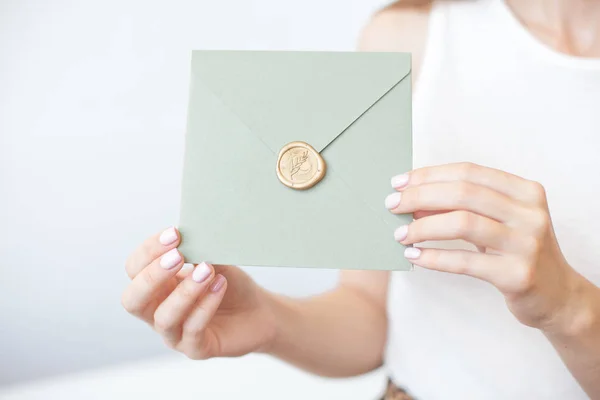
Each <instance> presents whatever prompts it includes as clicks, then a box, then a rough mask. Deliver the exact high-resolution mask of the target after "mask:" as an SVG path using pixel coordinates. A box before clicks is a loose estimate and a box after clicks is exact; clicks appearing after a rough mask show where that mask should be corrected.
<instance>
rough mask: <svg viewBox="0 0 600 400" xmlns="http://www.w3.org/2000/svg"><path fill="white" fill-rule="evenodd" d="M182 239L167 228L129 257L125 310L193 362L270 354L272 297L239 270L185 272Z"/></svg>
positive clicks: (200, 267)
mask: <svg viewBox="0 0 600 400" xmlns="http://www.w3.org/2000/svg"><path fill="white" fill-rule="evenodd" d="M180 240H181V237H180V235H179V232H178V231H177V230H176V229H175V228H169V229H167V230H165V231H164V232H162V233H160V234H156V235H154V236H152V237H150V238H148V239H147V240H146V241H145V242H144V243H143V244H142V245H141V246H140V247H138V248H137V249H136V250H135V251H134V252H133V253H132V254H131V256H130V257H129V258H128V260H127V263H126V271H127V274H128V275H129V277H130V278H131V279H132V280H131V283H130V284H129V286H128V287H127V288H126V289H125V292H124V293H123V297H122V304H123V307H124V308H125V309H126V310H127V311H128V312H129V313H130V314H132V315H135V316H136V317H138V318H140V319H142V320H143V321H145V322H147V323H148V324H150V325H151V326H152V327H153V328H154V330H155V331H156V332H157V333H158V334H160V335H161V336H162V337H163V339H164V341H165V343H166V344H167V346H169V347H171V348H173V349H175V350H177V351H180V352H182V353H184V354H185V355H187V356H188V357H190V358H192V359H206V358H211V357H219V356H239V355H243V354H246V353H250V352H254V351H266V350H267V349H268V348H269V346H270V344H271V343H272V341H273V340H274V337H275V332H276V327H275V317H274V315H273V312H272V308H271V301H272V297H270V295H269V294H268V293H267V292H266V291H264V290H263V289H262V288H260V287H259V286H258V285H257V284H256V283H255V282H254V281H253V280H252V278H250V277H249V276H248V275H247V274H246V273H245V272H243V271H242V270H241V269H239V268H237V267H233V266H215V267H213V266H212V265H210V264H207V263H201V264H198V265H197V266H195V268H194V270H193V271H182V266H183V263H184V260H183V257H182V255H181V254H180V253H179V251H178V250H177V246H178V245H179V243H180Z"/></svg>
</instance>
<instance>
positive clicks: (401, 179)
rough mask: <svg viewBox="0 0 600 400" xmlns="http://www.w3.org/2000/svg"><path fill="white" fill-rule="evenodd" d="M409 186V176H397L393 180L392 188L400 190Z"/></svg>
mask: <svg viewBox="0 0 600 400" xmlns="http://www.w3.org/2000/svg"><path fill="white" fill-rule="evenodd" d="M407 184H408V174H402V175H396V176H394V177H393V178H392V187H393V188H395V189H400V188H401V187H404V186H406V185H407Z"/></svg>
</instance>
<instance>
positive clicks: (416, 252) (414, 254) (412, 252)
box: [404, 247, 421, 260]
mask: <svg viewBox="0 0 600 400" xmlns="http://www.w3.org/2000/svg"><path fill="white" fill-rule="evenodd" d="M420 255H421V249H418V248H416V247H409V248H407V249H406V250H404V257H406V258H408V259H409V260H414V259H416V258H419V256H420Z"/></svg>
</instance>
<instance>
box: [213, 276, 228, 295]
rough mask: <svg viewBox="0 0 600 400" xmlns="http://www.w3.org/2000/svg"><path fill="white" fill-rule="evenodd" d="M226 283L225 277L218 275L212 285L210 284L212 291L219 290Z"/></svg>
mask: <svg viewBox="0 0 600 400" xmlns="http://www.w3.org/2000/svg"><path fill="white" fill-rule="evenodd" d="M224 284H225V277H224V276H223V275H217V277H216V278H215V280H214V281H213V283H212V285H210V291H211V292H218V291H219V290H220V289H221V288H222V287H223V285H224Z"/></svg>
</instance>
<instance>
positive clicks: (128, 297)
mask: <svg viewBox="0 0 600 400" xmlns="http://www.w3.org/2000/svg"><path fill="white" fill-rule="evenodd" d="M121 305H122V306H123V308H124V309H125V311H127V312H128V313H129V314H132V315H139V314H141V312H142V311H143V310H142V306H141V304H140V302H138V301H136V300H135V297H134V295H133V293H131V290H130V289H127V290H125V291H124V292H123V295H122V296H121Z"/></svg>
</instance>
